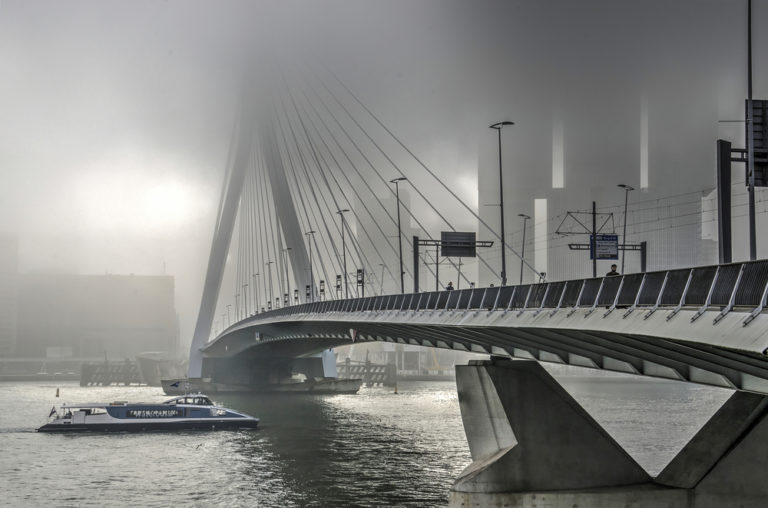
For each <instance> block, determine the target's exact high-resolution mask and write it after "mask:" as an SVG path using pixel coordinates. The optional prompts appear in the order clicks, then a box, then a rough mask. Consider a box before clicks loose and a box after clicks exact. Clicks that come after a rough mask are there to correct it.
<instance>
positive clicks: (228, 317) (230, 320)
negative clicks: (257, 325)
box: [227, 303, 232, 327]
mask: <svg viewBox="0 0 768 508" xmlns="http://www.w3.org/2000/svg"><path fill="white" fill-rule="evenodd" d="M230 307H232V304H231V303H228V304H227V327H229V326H230V325H231V324H232V318H231V317H230V315H229V308H230Z"/></svg>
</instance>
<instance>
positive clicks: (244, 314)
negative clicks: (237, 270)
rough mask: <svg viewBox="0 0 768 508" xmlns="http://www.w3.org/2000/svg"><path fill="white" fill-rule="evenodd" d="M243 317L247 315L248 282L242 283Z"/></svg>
mask: <svg viewBox="0 0 768 508" xmlns="http://www.w3.org/2000/svg"><path fill="white" fill-rule="evenodd" d="M243 310H245V312H244V313H243V318H247V317H248V283H247V282H246V283H245V284H243Z"/></svg>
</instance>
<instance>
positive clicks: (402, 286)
mask: <svg viewBox="0 0 768 508" xmlns="http://www.w3.org/2000/svg"><path fill="white" fill-rule="evenodd" d="M404 180H408V179H407V178H406V177H404V176H401V177H399V178H393V179H392V180H390V181H389V183H393V184H395V197H396V198H397V249H398V252H399V255H400V293H405V283H404V281H403V232H402V229H401V228H400V185H398V184H399V183H400V182H402V181H404Z"/></svg>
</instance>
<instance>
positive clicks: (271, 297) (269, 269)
mask: <svg viewBox="0 0 768 508" xmlns="http://www.w3.org/2000/svg"><path fill="white" fill-rule="evenodd" d="M272 263H274V261H267V262H266V263H264V264H265V265H266V267H267V270H268V271H269V305H270V306H271V305H272V301H273V300H274V296H275V295H274V293H273V292H272V289H273V288H272V267H271V266H269V265H271V264H272Z"/></svg>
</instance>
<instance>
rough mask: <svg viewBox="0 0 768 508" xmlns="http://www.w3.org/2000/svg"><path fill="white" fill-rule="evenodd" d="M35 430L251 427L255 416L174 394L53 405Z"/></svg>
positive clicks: (197, 395)
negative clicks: (156, 400) (157, 399)
mask: <svg viewBox="0 0 768 508" xmlns="http://www.w3.org/2000/svg"><path fill="white" fill-rule="evenodd" d="M48 419H49V421H48V423H47V424H45V425H43V426H42V427H40V428H39V429H37V431H38V432H84V431H97V432H144V431H152V430H164V431H168V430H221V429H255V428H257V427H258V425H259V419H258V418H254V417H252V416H249V415H247V414H245V413H240V412H238V411H234V410H232V409H227V408H225V407H220V406H216V405H214V404H213V402H211V399H209V398H208V397H207V396H205V395H203V394H202V393H195V394H187V395H182V396H180V397H174V398H172V399H170V400H167V401H165V402H163V403H161V404H146V403H142V402H140V403H135V404H131V403H128V402H122V401H120V402H111V403H95V404H94V403H87V404H63V405H62V406H61V409H60V410H56V407H55V406H54V407H53V408H52V409H51V412H50V414H49V415H48Z"/></svg>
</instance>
